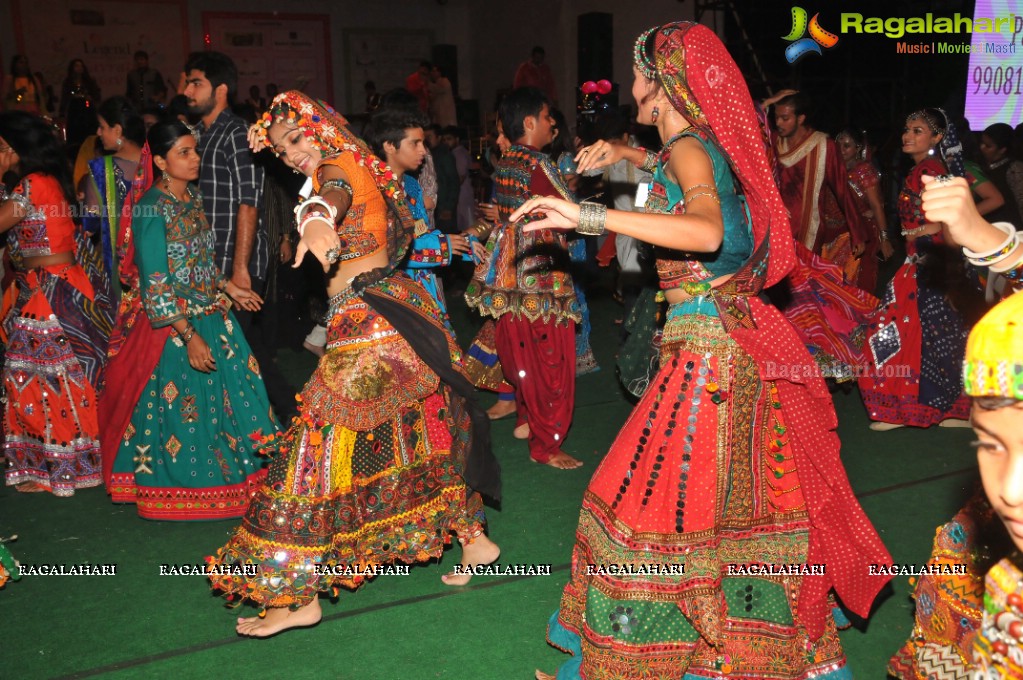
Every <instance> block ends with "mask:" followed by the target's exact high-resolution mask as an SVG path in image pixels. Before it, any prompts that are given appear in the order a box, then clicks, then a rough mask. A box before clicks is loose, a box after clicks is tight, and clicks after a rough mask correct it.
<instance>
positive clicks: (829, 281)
mask: <svg viewBox="0 0 1023 680" xmlns="http://www.w3.org/2000/svg"><path fill="white" fill-rule="evenodd" d="M850 252H851V251H850ZM796 256H797V258H796V260H797V261H796V266H795V267H794V268H793V269H792V271H791V272H790V273H789V275H788V277H787V278H786V281H787V282H788V283H789V286H790V290H791V295H792V297H791V301H790V302H789V303H788V304H787V305H785V308H784V309H783V313H784V314H785V318H787V319H788V320H789V321H790V322H792V325H793V326H794V327H795V329H796V332H798V333H799V336H800V338H802V340H803V343H804V344H805V345H806V348H807V349H808V350H809V351H810V356H812V357H813V359H814V362H815V363H816V365H817V370H818V371H819V374H820V375H821V377H824V378H834V379H836V380H838V381H840V382H841V381H847V380H851V379H852V378H853V367H855V366H860V365H861V364H862V363H863V338H864V334H865V332H866V325H867V320H868V318H869V315H870V314H871V313H873V311H874V309H875V308H876V307H877V298H875V297H874V296H873V295H871V294H870V293H868V292H867V291H865V290H861V289H859V288H857V287H856V286H855V285H853V284H849V283H846V282H845V280H844V278H843V273H842V270H841V269H840V268H839V267H838V265H836V264H834V263H832V262H830V261H828V260H826V259H824V258H821V257H818V256H817V255H814V254H813V253H811V252H810V251H809V250H808V249H806V248H804V247H803V246H802V245H800V244H799V243H796Z"/></svg>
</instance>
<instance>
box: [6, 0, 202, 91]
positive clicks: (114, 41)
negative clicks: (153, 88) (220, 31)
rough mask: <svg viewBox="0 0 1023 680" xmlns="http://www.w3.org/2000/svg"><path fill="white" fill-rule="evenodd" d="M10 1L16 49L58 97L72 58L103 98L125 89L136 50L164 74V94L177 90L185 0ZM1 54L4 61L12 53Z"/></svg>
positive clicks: (183, 42) (184, 41)
mask: <svg viewBox="0 0 1023 680" xmlns="http://www.w3.org/2000/svg"><path fill="white" fill-rule="evenodd" d="M11 1H12V2H13V5H12V12H11V15H12V20H13V22H14V34H15V40H16V41H17V43H18V46H17V49H18V51H19V52H21V53H23V54H25V55H26V56H28V61H29V65H30V67H31V68H32V70H33V71H39V72H42V74H43V78H44V79H45V82H46V84H47V85H50V86H52V87H53V90H54V93H55V94H56V95H57V96H58V97H59V96H60V88H61V85H62V84H63V82H64V78H65V77H66V76H67V67H68V63H70V61H71V60H72V59H76V58H78V59H81V60H82V61H84V62H85V66H86V68H88V69H89V74H90V75H91V76H92V77H93V78H95V79H96V82H97V83H98V84H99V86H100V89H101V90H102V95H103V97H104V98H106V97H112V96H114V95H123V94H125V93H126V89H127V78H128V71H130V70H131V69H132V68H134V54H135V52H136V51H138V50H145V51H146V52H148V53H149V65H150V66H151V67H152V68H155V69H156V70H157V71H159V72H160V74H161V75H163V77H164V80H165V81H167V90H168V93H170V95H173V93H174V92H175V91H176V89H177V85H178V75H179V74H180V73H181V67H182V66H184V64H185V57H186V56H187V54H188V15H187V7H186V3H185V0H130V1H129V0H92V1H91V2H88V3H83V2H80V1H78V0H49V1H48V2H46V3H45V8H43V7H42V6H41V5H40V3H39V2H38V0H11ZM4 51H5V53H7V52H8V51H7V50H6V49H5V50H4ZM6 56H7V59H8V61H9V60H10V56H11V54H10V53H7V54H6ZM7 66H8V63H5V64H4V69H5V70H6V69H7Z"/></svg>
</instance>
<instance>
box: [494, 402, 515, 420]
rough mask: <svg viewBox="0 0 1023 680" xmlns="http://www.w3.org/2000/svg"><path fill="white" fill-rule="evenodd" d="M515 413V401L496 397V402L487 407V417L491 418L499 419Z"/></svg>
mask: <svg viewBox="0 0 1023 680" xmlns="http://www.w3.org/2000/svg"><path fill="white" fill-rule="evenodd" d="M514 413H515V402H514V401H507V400H505V399H498V400H497V403H495V404H494V405H493V406H491V407H490V408H488V409H487V417H488V418H490V419H491V420H501V419H502V418H507V417H508V416H510V415H512V414H514Z"/></svg>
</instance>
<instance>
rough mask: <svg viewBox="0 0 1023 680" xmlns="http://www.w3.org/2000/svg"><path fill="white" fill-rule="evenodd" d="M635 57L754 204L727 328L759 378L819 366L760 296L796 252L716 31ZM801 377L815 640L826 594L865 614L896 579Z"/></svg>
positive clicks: (797, 448) (821, 400) (825, 410)
mask: <svg viewBox="0 0 1023 680" xmlns="http://www.w3.org/2000/svg"><path fill="white" fill-rule="evenodd" d="M635 57H636V59H635V61H636V67H637V69H638V70H639V71H640V72H641V73H642V74H643V75H645V76H646V77H647V78H650V79H651V80H653V79H656V80H657V81H659V82H660V84H661V85H662V86H663V87H664V90H665V92H666V93H667V95H668V97H669V99H670V100H671V102H672V105H673V106H674V107H675V108H676V109H677V110H678V111H679V112H680V113H682V114H683V115H684V116H685V117H686V118H687V119H688V120H689V121H690V122H691V123H692V124H693V125H694V126H695V127H697V128H698V129H700V130H701V131H703V132H704V133H705V134H706V135H707V137H708V138H709V139H710V140H712V141H713V143H714V144H715V145H717V147H718V148H719V149H720V150H721V151H722V152H723V154H724V156H725V158H726V159H727V160H728V163H729V165H730V166H731V168H732V172H733V173H734V174H735V177H736V179H737V180H738V182H739V185H740V187H741V192H742V193H743V194H744V195H745V197H746V201H747V203H748V204H749V210H750V216H751V218H752V225H751V227H752V231H753V238H754V242H755V244H756V246H755V250H754V253H753V255H752V256H751V257H750V259H749V261H747V262H746V264H745V265H743V267H742V269H740V270H739V271H738V272H736V274H735V275H734V276H733V278H732V279H731V280H730V281H728V282H727V283H726V284H725V285H724V286H722V287H720V288H719V289H718V290H719V291H720V293H721V295H723V296H728V295H733V296H737V297H736V298H734V299H735V300H737V302H731V303H729V304H728V305H726V306H725V310H724V313H723V314H722V322H723V323H724V325H725V328H726V329H728V332H729V334H730V335H731V336H732V337H733V338H734V339H735V340H736V342H738V343H739V345H740V346H741V347H742V348H743V349H744V350H746V352H748V353H749V354H750V356H752V357H753V358H754V360H756V362H757V365H758V366H759V367H761V370H763V368H764V367H765V366H766V365H769V364H770V363H772V362H774V363H775V364H776V365H779V366H786V367H791V368H793V369H796V368H798V367H800V366H806V367H811V368H812V367H813V366H814V365H815V364H814V361H813V359H812V358H811V357H810V354H809V352H807V350H806V347H804V346H803V344H802V342H801V341H800V339H799V337H798V336H797V335H796V332H795V329H794V328H792V325H791V324H790V323H789V322H788V321H787V320H786V319H785V318H784V317H783V316H782V315H781V313H780V312H778V310H777V309H775V308H774V307H771V306H770V305H767V304H764V303H763V302H762V301H761V300H760V299H759V298H758V297H755V296H756V294H757V293H759V292H760V290H761V289H762V288H763V287H765V286H770V285H773V284H775V283H777V282H778V281H780V280H781V279H782V278H784V277H785V275H786V274H787V273H788V272H789V270H790V269H792V267H793V265H794V263H795V253H794V249H793V241H792V232H791V230H790V227H789V220H788V213H787V212H786V210H785V206H784V204H783V203H782V200H781V196H780V194H779V193H778V188H777V186H776V185H775V183H774V175H773V173H772V169H771V166H770V164H769V162H768V156H767V153H766V146H765V145H766V143H767V138H766V137H765V133H764V131H763V129H762V127H761V125H760V123H759V121H758V117H757V115H756V110H755V108H754V106H753V101H752V99H751V98H750V94H749V90H748V89H747V87H746V82H745V80H744V79H743V77H742V74H741V73H739V69H738V67H737V66H736V65H735V62H734V61H733V60H732V58H731V56H730V55H729V54H728V51H727V50H726V49H725V47H724V45H722V44H721V41H720V40H719V39H718V37H717V36H716V35H715V34H714V33H713V32H712V31H711V30H710V29H708V28H707V27H706V26H702V25H699V24H693V23H689V22H676V23H670V24H665V25H664V26H660V27H656V28H652V29H650V30H648V31H647V32H646V33H644V34H643V35H641V36H640V38H639V40H638V41H637V43H636V54H635ZM746 302H748V305H747V304H746ZM718 308H719V310H721V308H722V305H721V304H720V303H719V304H718ZM744 311H749V316H746V315H744V314H743V312H744ZM803 373H804V372H803V371H798V370H792V371H790V372H789V375H791V376H793V377H790V378H787V379H785V380H777V379H773V378H772V379H773V380H774V384H775V385H776V386H777V388H778V394H779V401H780V402H781V404H782V413H783V416H784V420H785V422H786V424H787V426H788V429H789V435H788V436H789V441H790V443H791V445H792V448H793V455H794V457H795V460H796V466H797V471H798V475H799V481H800V485H801V486H802V492H803V497H804V499H805V501H806V509H807V512H808V514H809V516H810V524H811V530H810V541H809V548H808V555H807V563H809V564H825V565H827V573H826V574H823V575H817V576H806V577H804V578H803V580H802V585H801V587H800V592H799V600H798V603H797V614H798V618H799V621H800V622H801V623H802V624H803V625H804V626H806V629H807V633H808V634H809V635H810V636H811V638H812V639H815V640H816V639H818V638H819V637H820V636H821V635H822V634H823V633H824V627H825V622H826V618H827V616H828V612H829V607H830V605H829V601H828V593H829V592H830V591H831V590H832V589H834V590H835V591H836V592H837V593H838V595H839V597H841V599H842V602H843V604H844V605H846V606H847V607H848V608H849V609H851V610H852V611H854V612H856V613H857V614H858V615H860V616H863V617H866V616H867V615H868V614H869V613H870V608H871V605H872V604H873V601H874V597H875V596H876V595H877V593H878V591H879V590H880V589H881V588H882V587H883V586H884V584H885V583H886V582H887V581H888V580H889V578H890V577H887V576H872V575H870V569H869V568H870V565H871V564H891V556H890V555H889V554H888V551H887V550H886V549H885V547H884V545H883V544H882V543H881V540H880V538H878V536H877V532H876V531H875V530H874V527H873V526H872V525H871V523H870V520H869V519H867V517H866V515H865V514H864V513H863V510H862V508H860V506H859V503H858V502H857V501H856V498H855V496H854V495H853V493H852V489H851V488H850V486H849V481H848V479H847V477H846V475H845V470H844V468H843V467H842V463H841V460H840V459H839V447H840V444H839V441H838V436H837V435H836V434H835V428H836V427H837V424H838V421H837V418H836V416H835V408H834V404H833V403H832V401H831V396H830V394H829V393H828V390H827V387H826V386H825V384H824V381H823V380H822V379H821V378H819V377H813V372H812V371H806V373H808V374H810V377H803Z"/></svg>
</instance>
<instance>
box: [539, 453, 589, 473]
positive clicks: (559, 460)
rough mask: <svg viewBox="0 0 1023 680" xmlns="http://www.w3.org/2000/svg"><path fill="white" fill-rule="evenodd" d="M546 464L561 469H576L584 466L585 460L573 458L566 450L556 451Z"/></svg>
mask: <svg viewBox="0 0 1023 680" xmlns="http://www.w3.org/2000/svg"><path fill="white" fill-rule="evenodd" d="M537 462H539V461H537ZM546 464H547V465H550V466H551V467H552V468H558V469H559V470H574V469H576V468H579V467H582V466H583V462H582V461H581V460H579V459H578V458H573V457H572V456H570V455H568V454H567V453H565V452H564V451H558V452H557V453H555V454H554V455H553V456H551V457H550V458H549V459H548V460H547V463H546Z"/></svg>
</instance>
